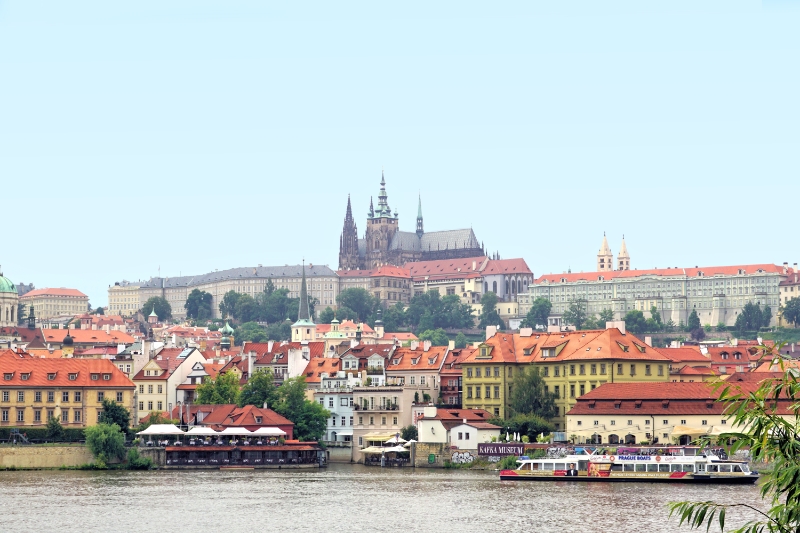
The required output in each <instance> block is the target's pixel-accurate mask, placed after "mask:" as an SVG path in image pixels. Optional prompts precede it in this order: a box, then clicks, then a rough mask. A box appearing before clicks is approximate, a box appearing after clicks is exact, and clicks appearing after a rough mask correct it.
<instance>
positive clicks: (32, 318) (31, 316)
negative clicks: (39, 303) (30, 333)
mask: <svg viewBox="0 0 800 533" xmlns="http://www.w3.org/2000/svg"><path fill="white" fill-rule="evenodd" d="M28 329H36V311H35V310H34V309H33V305H31V310H30V311H29V312H28Z"/></svg>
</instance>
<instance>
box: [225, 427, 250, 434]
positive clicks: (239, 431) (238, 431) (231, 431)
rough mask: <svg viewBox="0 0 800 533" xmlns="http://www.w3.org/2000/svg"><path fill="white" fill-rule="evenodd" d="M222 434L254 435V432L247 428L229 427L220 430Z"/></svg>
mask: <svg viewBox="0 0 800 533" xmlns="http://www.w3.org/2000/svg"><path fill="white" fill-rule="evenodd" d="M219 434H220V435H252V434H253V432H252V431H250V430H249V429H247V428H237V427H227V428H225V429H223V430H222V431H220V432H219Z"/></svg>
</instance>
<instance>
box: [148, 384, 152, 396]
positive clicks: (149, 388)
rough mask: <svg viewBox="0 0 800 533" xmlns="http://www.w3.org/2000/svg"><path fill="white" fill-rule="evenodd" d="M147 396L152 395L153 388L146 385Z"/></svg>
mask: <svg viewBox="0 0 800 533" xmlns="http://www.w3.org/2000/svg"><path fill="white" fill-rule="evenodd" d="M147 394H153V386H152V385H148V386H147Z"/></svg>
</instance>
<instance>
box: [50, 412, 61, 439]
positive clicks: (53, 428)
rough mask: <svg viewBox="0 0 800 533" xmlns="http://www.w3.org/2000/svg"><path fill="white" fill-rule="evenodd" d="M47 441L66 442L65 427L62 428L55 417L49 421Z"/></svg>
mask: <svg viewBox="0 0 800 533" xmlns="http://www.w3.org/2000/svg"><path fill="white" fill-rule="evenodd" d="M47 440H52V441H61V440H64V426H62V425H61V422H59V421H58V418H56V417H54V416H51V417H50V418H48V419H47Z"/></svg>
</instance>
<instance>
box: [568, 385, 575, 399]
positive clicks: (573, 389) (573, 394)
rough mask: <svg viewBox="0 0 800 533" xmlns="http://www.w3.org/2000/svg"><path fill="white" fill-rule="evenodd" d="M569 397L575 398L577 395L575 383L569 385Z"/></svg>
mask: <svg viewBox="0 0 800 533" xmlns="http://www.w3.org/2000/svg"><path fill="white" fill-rule="evenodd" d="M569 397H570V398H574V397H575V385H570V386H569Z"/></svg>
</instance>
